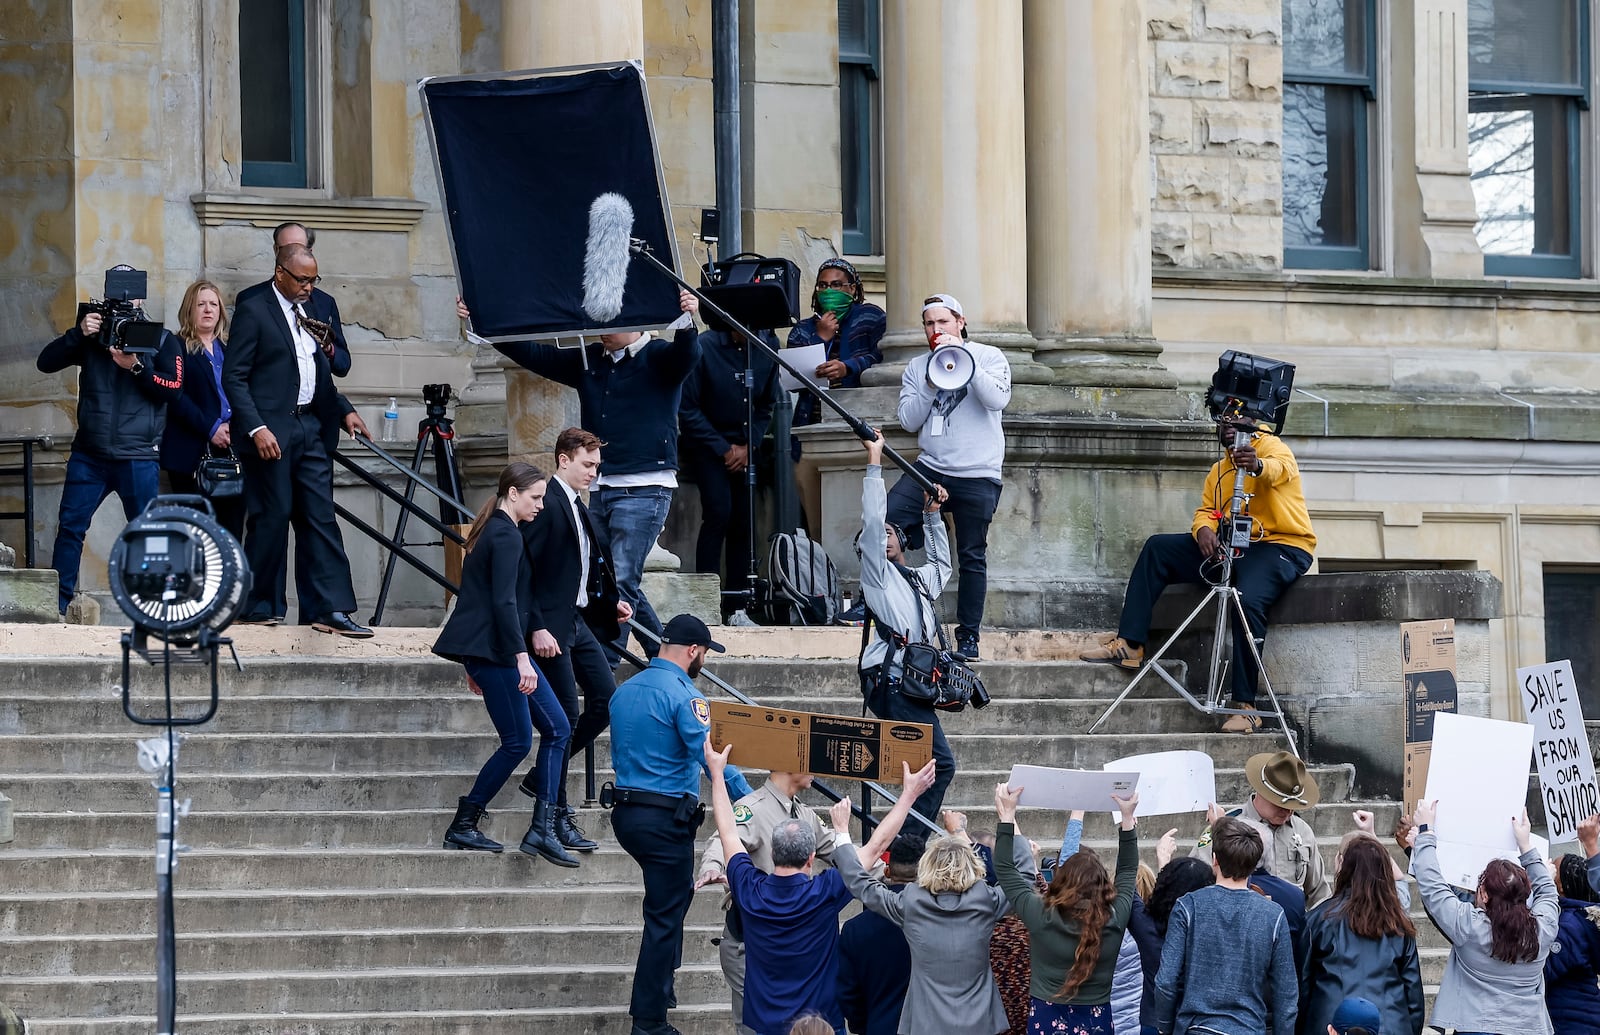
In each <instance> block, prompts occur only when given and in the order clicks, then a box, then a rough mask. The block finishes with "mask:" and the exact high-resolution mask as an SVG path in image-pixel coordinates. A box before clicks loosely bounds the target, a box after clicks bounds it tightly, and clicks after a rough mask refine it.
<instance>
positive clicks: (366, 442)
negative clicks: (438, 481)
mask: <svg viewBox="0 0 1600 1035" xmlns="http://www.w3.org/2000/svg"><path fill="white" fill-rule="evenodd" d="M352 437H353V438H354V439H355V440H356V441H357V442H358V443H360V444H361V445H363V446H366V447H367V448H368V449H369V450H371V451H372V452H373V454H374V455H376V456H377V457H378V458H379V459H380V460H382V461H383V462H384V463H386V464H388V465H389V466H390V467H392V468H394V469H395V470H396V471H398V472H400V473H401V474H402V475H404V476H405V477H406V478H408V479H410V480H411V481H412V482H414V483H415V484H416V486H417V488H419V489H426V490H428V491H429V492H431V493H433V494H434V495H435V496H437V497H439V500H440V502H442V503H447V504H449V505H450V506H452V507H454V508H455V509H456V510H457V511H458V512H460V513H461V515H462V516H463V517H465V518H466V519H467V520H468V521H471V520H472V519H473V518H475V517H477V516H478V515H477V514H475V513H473V512H472V511H471V510H468V509H467V505H466V504H465V503H463V502H461V501H460V500H458V499H456V498H455V497H454V496H451V495H450V494H449V493H448V492H445V491H444V490H443V489H441V488H439V487H438V486H437V485H435V484H433V483H432V482H430V481H428V479H426V478H424V477H423V476H422V474H421V472H419V471H413V470H412V469H411V468H409V467H407V466H406V465H405V464H403V463H401V462H400V461H399V460H396V459H395V457H394V454H392V453H390V452H389V451H388V450H386V449H384V448H383V447H382V446H380V445H378V444H377V443H376V442H374V441H372V439H370V438H368V437H367V436H365V435H363V434H361V433H360V432H357V433H356V434H355V435H353V436H352Z"/></svg>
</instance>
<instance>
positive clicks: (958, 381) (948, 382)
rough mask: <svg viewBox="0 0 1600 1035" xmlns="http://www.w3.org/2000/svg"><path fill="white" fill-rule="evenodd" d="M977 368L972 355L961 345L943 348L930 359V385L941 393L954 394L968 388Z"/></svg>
mask: <svg viewBox="0 0 1600 1035" xmlns="http://www.w3.org/2000/svg"><path fill="white" fill-rule="evenodd" d="M975 367H976V364H975V363H974V362H973V360H972V353H970V352H968V351H967V350H966V349H964V348H962V347H961V346H960V345H944V346H941V347H939V348H937V349H934V350H933V355H932V356H930V357H929V359H928V383H929V384H931V385H933V387H935V388H937V389H939V390H940V391H944V392H954V391H956V390H958V389H961V388H965V387H967V382H968V381H971V380H972V372H973V370H974V369H975Z"/></svg>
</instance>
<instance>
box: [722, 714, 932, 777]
mask: <svg viewBox="0 0 1600 1035" xmlns="http://www.w3.org/2000/svg"><path fill="white" fill-rule="evenodd" d="M710 703H711V746H712V747H714V748H716V749H717V750H719V751H720V750H721V749H722V747H723V746H724V745H726V744H728V743H732V744H733V754H732V755H730V756H729V758H728V760H729V761H730V762H732V763H733V764H735V765H738V766H745V767H749V768H751V769H766V770H768V771H770V772H780V773H810V774H811V775H813V776H824V777H843V778H844V779H846V780H877V781H880V782H882V783H899V782H900V777H901V768H900V766H901V763H905V764H907V765H909V766H911V771H912V772H916V771H917V770H918V769H921V768H922V767H923V766H925V765H927V764H928V761H929V759H931V758H933V727H932V726H930V725H927V724H926V723H920V722H893V721H890V720H888V719H873V718H859V717H855V716H849V715H821V714H817V713H815V712H792V711H786V710H784V709H782V708H761V707H751V706H750V705H746V704H739V703H737V702H734V701H712V702H710Z"/></svg>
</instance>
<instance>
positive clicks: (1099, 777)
mask: <svg viewBox="0 0 1600 1035" xmlns="http://www.w3.org/2000/svg"><path fill="white" fill-rule="evenodd" d="M1007 783H1008V784H1009V785H1010V786H1012V787H1021V788H1022V798H1021V799H1020V801H1019V802H1018V803H1019V804H1021V805H1026V806H1028V807H1029V808H1036V809H1060V810H1061V811H1062V812H1072V811H1074V810H1077V809H1082V810H1083V811H1084V812H1090V811H1095V810H1098V809H1103V808H1105V807H1106V806H1107V805H1110V804H1113V803H1112V801H1111V796H1112V795H1113V794H1115V795H1116V796H1117V797H1119V798H1126V797H1128V796H1129V795H1131V794H1133V792H1134V789H1135V788H1136V787H1138V786H1139V774H1138V773H1107V772H1102V771H1101V770H1098V769H1052V768H1050V767H1049V766H1042V765H1015V766H1012V767H1011V778H1010V779H1009V780H1008V781H1007Z"/></svg>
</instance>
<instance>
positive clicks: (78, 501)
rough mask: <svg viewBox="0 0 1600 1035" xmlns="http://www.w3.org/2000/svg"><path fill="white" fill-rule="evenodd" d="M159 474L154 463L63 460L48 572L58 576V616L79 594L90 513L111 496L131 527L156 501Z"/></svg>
mask: <svg viewBox="0 0 1600 1035" xmlns="http://www.w3.org/2000/svg"><path fill="white" fill-rule="evenodd" d="M160 477H161V469H160V467H159V466H158V465H157V463H156V462H155V461H154V460H107V459H104V458H102V457H98V456H91V455H89V454H87V453H82V452H78V451H74V452H73V454H72V456H70V457H68V459H67V480H66V483H65V484H64V485H62V486H61V516H60V519H59V520H58V521H57V523H56V545H55V549H53V550H52V551H51V554H50V556H51V566H52V567H54V568H55V570H56V574H57V575H58V576H60V579H61V586H60V590H59V596H58V599H57V605H58V607H59V610H60V611H61V613H62V614H66V613H67V605H68V604H70V603H72V595H73V594H74V593H76V592H77V591H78V565H79V564H80V563H81V562H82V560H83V537H84V536H85V535H86V534H88V531H89V523H90V522H91V521H93V520H94V512H95V511H97V510H99V509H100V504H102V503H104V502H105V501H106V497H107V496H109V495H111V494H112V493H113V492H114V493H116V494H117V497H118V498H119V499H121V500H122V514H123V516H124V517H126V518H127V519H128V520H129V521H132V520H133V519H134V518H136V517H138V516H139V512H140V511H141V510H143V509H144V508H145V506H146V505H148V504H149V502H150V501H151V500H153V499H155V498H156V494H157V493H158V492H159V491H160V488H161V486H160Z"/></svg>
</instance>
